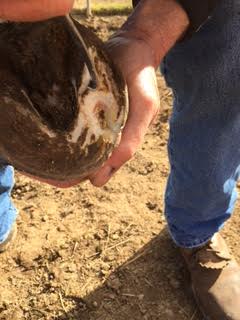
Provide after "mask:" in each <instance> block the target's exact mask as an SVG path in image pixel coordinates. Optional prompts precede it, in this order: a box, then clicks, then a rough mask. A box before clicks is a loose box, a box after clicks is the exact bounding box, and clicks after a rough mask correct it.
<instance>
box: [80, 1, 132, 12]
mask: <svg viewBox="0 0 240 320" xmlns="http://www.w3.org/2000/svg"><path fill="white" fill-rule="evenodd" d="M74 10H75V12H76V11H77V12H79V13H84V12H85V10H86V0H76V1H75V5H74ZM131 10H132V2H131V0H111V1H110V0H101V1H97V0H92V13H93V14H96V15H114V14H118V15H121V14H124V15H125V14H129V13H130V12H131Z"/></svg>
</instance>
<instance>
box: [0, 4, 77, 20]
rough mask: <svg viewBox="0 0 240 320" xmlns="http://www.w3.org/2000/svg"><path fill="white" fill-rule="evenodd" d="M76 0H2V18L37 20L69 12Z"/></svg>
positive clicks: (0, 5)
mask: <svg viewBox="0 0 240 320" xmlns="http://www.w3.org/2000/svg"><path fill="white" fill-rule="evenodd" d="M73 3H74V0H27V1H26V0H1V1H0V19H3V20H10V21H36V20H44V19H48V18H52V17H55V16H61V15H65V14H67V13H68V12H69V11H70V10H71V9H72V6H73Z"/></svg>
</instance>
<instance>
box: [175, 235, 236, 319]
mask: <svg viewBox="0 0 240 320" xmlns="http://www.w3.org/2000/svg"><path fill="white" fill-rule="evenodd" d="M181 253H182V255H183V257H184V259H185V261H186V264H187V266H188V269H189V271H190V275H191V281H192V290H193V293H194V296H195V299H196V302H197V304H198V306H199V308H200V310H201V312H202V313H203V315H204V317H205V319H206V320H240V266H239V265H238V263H237V262H236V260H235V259H234V258H233V256H232V255H231V254H230V252H229V250H228V247H227V245H226V243H225V241H224V239H223V238H222V237H221V235H220V234H219V233H217V234H215V235H214V237H213V238H212V239H211V240H210V241H209V242H208V243H207V244H206V245H204V246H202V247H198V248H194V249H181Z"/></svg>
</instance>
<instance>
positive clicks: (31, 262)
mask: <svg viewBox="0 0 240 320" xmlns="http://www.w3.org/2000/svg"><path fill="white" fill-rule="evenodd" d="M125 18H126V17H116V16H114V17H102V18H101V17H98V18H93V19H90V20H88V21H86V23H87V24H89V25H91V26H92V27H93V28H94V29H95V30H96V31H98V33H99V34H100V35H101V36H102V38H104V39H106V38H107V37H108V36H109V34H110V33H111V32H112V31H114V30H115V29H117V28H118V27H119V26H120V25H121V23H123V21H124V19H125ZM158 84H159V89H160V93H161V101H162V112H161V114H160V116H159V117H158V119H157V121H156V123H155V124H154V125H153V126H152V127H151V129H150V130H149V132H148V134H147V136H146V139H145V142H144V144H143V146H142V148H141V149H140V150H139V151H138V152H137V154H136V156H135V158H134V159H133V160H132V161H130V162H129V163H128V164H127V165H126V166H125V167H124V168H123V169H122V170H121V171H120V172H119V173H117V174H116V176H115V177H114V178H113V179H112V181H111V182H110V183H109V184H108V185H106V186H105V187H103V188H102V189H96V188H94V187H93V186H91V185H90V183H88V182H85V183H83V184H81V185H79V186H77V187H74V188H71V189H66V190H59V189H56V188H53V187H50V186H47V185H43V184H40V183H38V182H34V181H32V180H29V179H27V178H25V177H23V176H21V175H19V174H16V185H15V188H14V191H13V199H14V202H15V204H16V206H17V207H18V209H19V211H20V216H19V219H18V229H19V232H18V238H17V241H16V242H15V246H14V247H13V248H12V249H11V250H9V251H8V252H6V253H4V254H2V255H1V256H0V259H1V269H0V277H1V291H0V319H1V320H18V319H19V320H22V319H26V320H39V319H46V320H50V319H51V320H53V319H54V320H67V319H68V320H70V319H71V320H80V319H81V320H128V319H131V320H171V319H174V320H190V319H191V320H201V319H202V317H201V315H200V314H199V313H198V311H197V308H196V305H195V303H194V301H193V298H192V295H191V292H190V288H189V282H188V277H187V275H186V272H185V267H184V264H183V262H182V259H181V257H180V255H179V253H178V250H177V248H176V247H175V246H174V245H173V243H172V241H171V240H170V238H169V235H168V232H167V229H166V222H165V219H164V215H163V210H164V209H163V197H164V189H165V184H166V179H167V175H168V160H167V151H166V145H167V139H168V118H169V116H170V113H171V100H172V99H171V93H170V91H169V90H168V89H166V87H165V84H164V82H163V79H162V78H161V77H159V78H158ZM238 209H239V205H238V206H237V210H238ZM239 227H240V220H239V217H238V216H235V217H234V219H233V220H232V222H231V224H230V225H228V226H227V228H226V230H225V233H224V236H227V238H228V242H229V244H230V246H231V247H232V248H233V249H234V252H235V254H236V256H237V257H238V258H240V250H239V248H238V246H237V244H238V240H237V239H238V238H237V236H238V230H239Z"/></svg>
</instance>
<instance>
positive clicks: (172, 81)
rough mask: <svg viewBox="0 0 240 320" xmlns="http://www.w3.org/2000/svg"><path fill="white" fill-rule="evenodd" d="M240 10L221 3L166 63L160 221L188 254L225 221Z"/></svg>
mask: <svg viewBox="0 0 240 320" xmlns="http://www.w3.org/2000/svg"><path fill="white" fill-rule="evenodd" d="M239 12H240V2H239V1H238V0H226V1H222V2H221V5H220V6H219V7H218V8H217V10H216V12H215V14H214V16H213V18H212V19H211V20H209V21H208V22H207V23H206V24H205V25H204V27H202V29H201V30H200V31H199V32H198V33H197V34H196V35H194V36H193V37H192V38H191V39H190V40H188V41H185V42H182V43H179V44H177V45H176V46H175V47H174V48H173V49H172V50H171V51H170V52H169V54H168V55H167V56H166V58H165V60H164V62H163V65H162V72H163V74H164V75H165V78H166V81H167V83H168V85H169V86H170V87H171V88H172V90H173V94H174V106H173V114H172V117H171V120H170V137H169V145H168V151H169V159H170V165H171V173H170V176H169V180H168V185H167V190H166V197H165V203H166V209H165V211H166V218H167V221H168V225H169V230H170V233H171V235H172V237H173V239H174V241H175V242H176V243H177V244H178V245H179V246H182V247H189V248H191V247H195V246H199V245H201V244H203V243H205V242H206V241H207V240H209V239H210V238H211V237H212V236H213V234H214V233H215V232H217V231H218V230H219V229H220V228H221V227H222V226H223V224H224V222H225V221H226V220H227V219H228V218H229V217H230V216H231V214H232V211H233V207H234V203H235V200H236V197H237V193H236V189H235V184H236V181H237V179H238V178H239V174H240V55H239V52H240V19H239Z"/></svg>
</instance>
